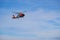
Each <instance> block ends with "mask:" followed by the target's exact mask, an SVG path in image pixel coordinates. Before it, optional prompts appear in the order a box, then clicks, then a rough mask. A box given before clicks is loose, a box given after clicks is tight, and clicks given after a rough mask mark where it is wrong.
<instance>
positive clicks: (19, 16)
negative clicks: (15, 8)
mask: <svg viewBox="0 0 60 40" xmlns="http://www.w3.org/2000/svg"><path fill="white" fill-rule="evenodd" d="M15 14H17V15H12V18H13V19H19V18H23V17H24V16H25V14H24V13H23V12H16V13H15Z"/></svg>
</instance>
